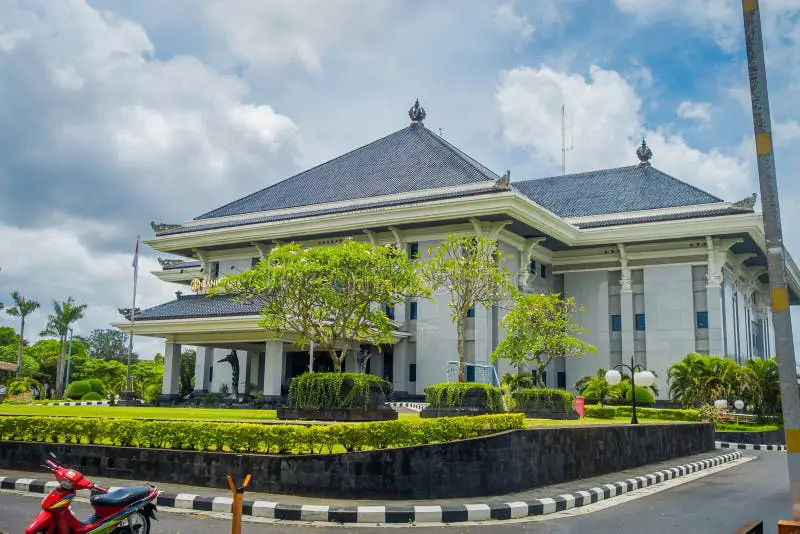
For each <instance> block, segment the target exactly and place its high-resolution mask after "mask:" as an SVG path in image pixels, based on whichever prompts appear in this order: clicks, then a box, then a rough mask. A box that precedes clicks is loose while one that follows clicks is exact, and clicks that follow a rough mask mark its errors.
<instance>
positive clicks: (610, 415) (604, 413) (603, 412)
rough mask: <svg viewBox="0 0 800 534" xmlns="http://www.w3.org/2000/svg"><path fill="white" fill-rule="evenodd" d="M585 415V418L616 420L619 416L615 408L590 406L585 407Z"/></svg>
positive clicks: (597, 405)
mask: <svg viewBox="0 0 800 534" xmlns="http://www.w3.org/2000/svg"><path fill="white" fill-rule="evenodd" d="M583 415H584V416H585V417H594V418H595V419H614V417H616V416H617V409H616V408H615V407H614V406H603V405H601V404H595V405H591V404H589V405H586V406H584V408H583Z"/></svg>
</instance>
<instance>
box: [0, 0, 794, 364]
mask: <svg viewBox="0 0 800 534" xmlns="http://www.w3.org/2000/svg"><path fill="white" fill-rule="evenodd" d="M762 4H763V17H764V26H765V28H764V31H765V36H766V41H767V63H768V69H769V71H768V74H769V82H770V91H771V97H772V119H773V124H774V130H775V143H776V148H777V152H776V157H777V164H778V175H779V179H780V188H781V189H780V190H781V207H782V211H783V215H784V232H785V238H786V241H787V244H788V246H789V249H790V251H791V252H793V254H794V256H795V257H796V258H798V259H800V230H798V222H800V209H798V208H799V207H800V205H799V201H800V184H798V183H797V181H796V180H794V175H793V173H792V171H793V170H794V169H797V168H798V167H799V166H800V123H798V120H800V105H798V104H797V99H796V98H793V96H794V95H796V91H797V90H798V84H799V83H800V81H799V80H800V54H797V53H796V50H797V47H798V46H800V0H770V1H765V2H762ZM740 9H741V2H740V1H739V0H702V1H700V2H698V1H697V0H673V1H671V2H658V3H655V2H653V1H652V0H517V1H489V0H458V1H456V0H425V1H423V0H403V1H399V0H395V1H391V2H390V1H386V0H347V1H344V0H270V1H269V2H267V1H263V2H255V1H252V0H169V1H167V2H165V1H163V0H138V1H136V2H130V1H127V0H86V1H83V0H58V1H55V0H7V1H4V2H2V3H0V268H1V269H2V271H0V300H3V301H5V302H6V304H8V301H9V300H10V297H9V293H10V292H11V290H12V289H18V290H19V291H21V292H22V293H23V294H25V295H26V296H29V297H32V298H36V299H37V300H40V301H41V302H42V303H43V304H44V305H45V307H46V308H47V309H48V310H49V308H50V302H51V301H52V299H53V298H56V299H59V300H61V299H65V298H66V297H68V296H70V295H72V296H74V297H75V298H76V299H77V300H78V301H79V302H84V303H87V304H88V305H89V309H88V312H87V314H86V318H85V319H84V320H83V321H81V322H80V323H79V324H78V325H77V329H76V331H77V332H78V333H82V334H85V333H88V332H89V331H90V330H91V329H93V328H104V327H107V326H108V324H109V323H110V322H112V321H116V320H118V319H119V316H118V315H117V313H116V309H117V308H118V307H125V306H129V305H130V298H131V283H132V280H131V279H132V269H131V256H132V252H133V246H134V242H135V239H136V235H137V234H142V235H143V236H149V235H151V231H150V227H149V222H150V221H151V220H155V221H159V222H181V221H184V220H187V219H190V218H192V217H194V216H196V215H199V214H202V213H204V212H206V211H208V210H210V209H212V208H215V207H217V206H219V205H222V204H225V203H226V202H228V201H230V200H232V199H235V198H238V197H240V196H242V195H244V194H246V193H250V192H252V191H254V190H256V189H259V188H261V187H264V186H266V185H268V184H270V183H273V182H275V181H277V180H279V179H282V178H285V177H287V176H289V175H291V174H293V173H294V172H297V171H299V170H302V169H304V168H307V167H309V166H311V165H314V164H317V163H320V162H322V161H325V160H327V159H329V158H331V157H334V156H336V155H338V154H340V153H342V152H344V151H346V150H349V149H352V148H354V147H357V146H360V145H362V144H364V143H367V142H369V141H371V140H373V139H375V138H377V137H379V136H382V135H385V134H387V133H390V132H392V131H394V130H397V129H399V128H402V127H404V126H406V125H407V122H408V118H407V115H406V111H407V109H408V108H409V106H410V105H411V103H412V102H413V100H414V98H417V97H419V98H420V100H421V102H422V104H423V106H424V107H425V108H426V110H427V112H428V118H427V120H426V125H427V126H428V127H429V128H434V129H437V130H438V129H440V128H441V132H442V135H444V137H445V138H447V139H448V140H449V141H451V142H452V143H454V144H456V145H457V146H459V147H461V148H462V149H464V150H465V151H466V152H468V153H469V154H471V155H473V156H474V157H475V158H477V159H478V160H479V161H482V162H484V163H485V164H487V165H488V166H489V167H490V168H492V169H494V170H495V171H498V172H503V171H504V170H505V169H511V173H512V179H517V180H521V179H527V178H537V177H544V176H550V175H553V174H558V172H559V170H560V161H561V150H560V149H561V136H560V113H561V106H562V104H565V105H567V107H568V114H569V116H570V119H571V120H570V122H571V123H572V125H573V137H574V150H573V151H572V152H570V153H569V156H568V164H567V167H568V171H576V172H577V171H582V170H589V169H595V168H598V167H614V166H620V165H629V164H633V163H634V162H635V161H636V160H635V156H634V150H635V148H636V145H637V143H638V140H639V139H640V137H641V136H642V135H647V138H648V143H649V144H650V145H651V147H652V149H653V152H654V160H653V161H654V165H655V166H656V167H658V168H660V169H662V170H664V171H666V172H669V173H671V174H673V175H675V176H676V177H678V178H681V179H683V180H685V181H688V182H691V183H693V184H696V185H698V186H700V187H702V188H704V189H706V190H708V191H709V192H711V193H714V194H716V195H719V196H721V197H723V198H725V199H727V200H731V201H734V200H739V199H741V198H743V197H745V196H748V195H749V194H750V193H752V192H754V191H757V190H758V187H757V177H756V173H755V169H754V149H753V143H752V123H751V116H750V103H749V92H748V91H749V90H748V87H747V73H746V63H745V53H744V44H743V38H742V21H741V13H740ZM141 267H142V269H141V277H140V292H139V304H140V305H141V306H142V307H148V306H151V305H155V304H158V303H160V302H163V301H166V300H169V299H171V298H173V292H174V291H175V290H176V289H178V288H177V287H170V285H169V284H163V283H161V282H159V281H158V280H157V279H156V278H155V277H154V276H152V275H150V274H149V271H150V270H153V269H156V268H157V263H156V254H155V253H154V252H153V251H151V250H149V249H147V248H146V247H145V248H144V249H143V257H142V259H141ZM45 318H46V313H44V312H40V313H38V314H37V315H36V316H34V318H33V320H32V321H31V322H32V325H31V327H32V328H31V329H32V330H36V331H38V329H40V328H41V327H42V326H43V323H44V321H45ZM11 319H12V318H11V317H9V316H7V315H5V314H4V313H0V324H13V323H11V322H10V320H11ZM798 319H800V317H798ZM795 330H796V331H798V330H800V325H798V326H797V327H796V328H795ZM798 338H800V335H799V336H798ZM137 344H138V347H139V351H140V353H142V354H143V355H148V354H152V353H153V352H155V351H156V350H159V345H158V344H157V343H154V342H148V341H146V340H144V339H142V340H141V342H139V340H137Z"/></svg>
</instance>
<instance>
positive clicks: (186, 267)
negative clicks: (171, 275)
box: [162, 261, 200, 271]
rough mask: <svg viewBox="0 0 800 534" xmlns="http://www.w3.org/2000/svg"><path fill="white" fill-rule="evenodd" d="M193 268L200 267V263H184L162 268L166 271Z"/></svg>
mask: <svg viewBox="0 0 800 534" xmlns="http://www.w3.org/2000/svg"><path fill="white" fill-rule="evenodd" d="M193 267H200V262H199V261H184V262H182V263H176V264H174V265H167V266H165V267H163V268H162V270H164V271H174V270H177V269H191V268H193Z"/></svg>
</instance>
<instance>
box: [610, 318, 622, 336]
mask: <svg viewBox="0 0 800 534" xmlns="http://www.w3.org/2000/svg"><path fill="white" fill-rule="evenodd" d="M611 331H612V332H621V331H622V316H621V315H612V316H611Z"/></svg>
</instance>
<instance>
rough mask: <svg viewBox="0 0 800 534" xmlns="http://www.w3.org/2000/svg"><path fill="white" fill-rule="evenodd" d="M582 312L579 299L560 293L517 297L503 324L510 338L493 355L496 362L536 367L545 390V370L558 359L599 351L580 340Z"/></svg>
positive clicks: (583, 332) (538, 377)
mask: <svg viewBox="0 0 800 534" xmlns="http://www.w3.org/2000/svg"><path fill="white" fill-rule="evenodd" d="M582 311H583V309H582V308H579V307H578V306H577V304H575V299H573V298H568V299H563V298H561V295H559V294H558V293H551V294H549V295H539V294H536V293H533V294H530V295H520V294H517V295H515V296H514V302H513V304H512V306H511V309H510V310H509V312H508V314H507V315H506V316H505V318H504V319H503V320H502V322H501V325H502V327H503V328H505V330H506V338H505V339H504V340H503V341H501V342H500V344H499V345H497V348H496V349H495V350H494V352H492V361H493V362H494V361H497V359H498V358H502V359H504V360H508V362H509V363H510V364H511V365H513V366H515V367H517V368H521V367H522V366H523V365H532V366H534V367H535V368H536V369H537V373H536V382H537V384H538V385H539V386H542V387H543V386H544V385H545V384H544V382H543V380H542V376H543V374H544V370H545V369H546V368H547V366H548V365H550V362H552V361H553V359H554V358H568V357H573V356H581V355H583V354H587V353H593V352H596V351H597V347H595V346H594V345H590V344H589V343H586V342H585V341H583V340H582V339H580V338H578V337H576V336H580V335H582V334H585V333H586V330H585V329H584V328H583V327H582V326H580V325H579V324H577V323H576V322H575V321H574V317H575V314H576V313H578V312H582Z"/></svg>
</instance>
